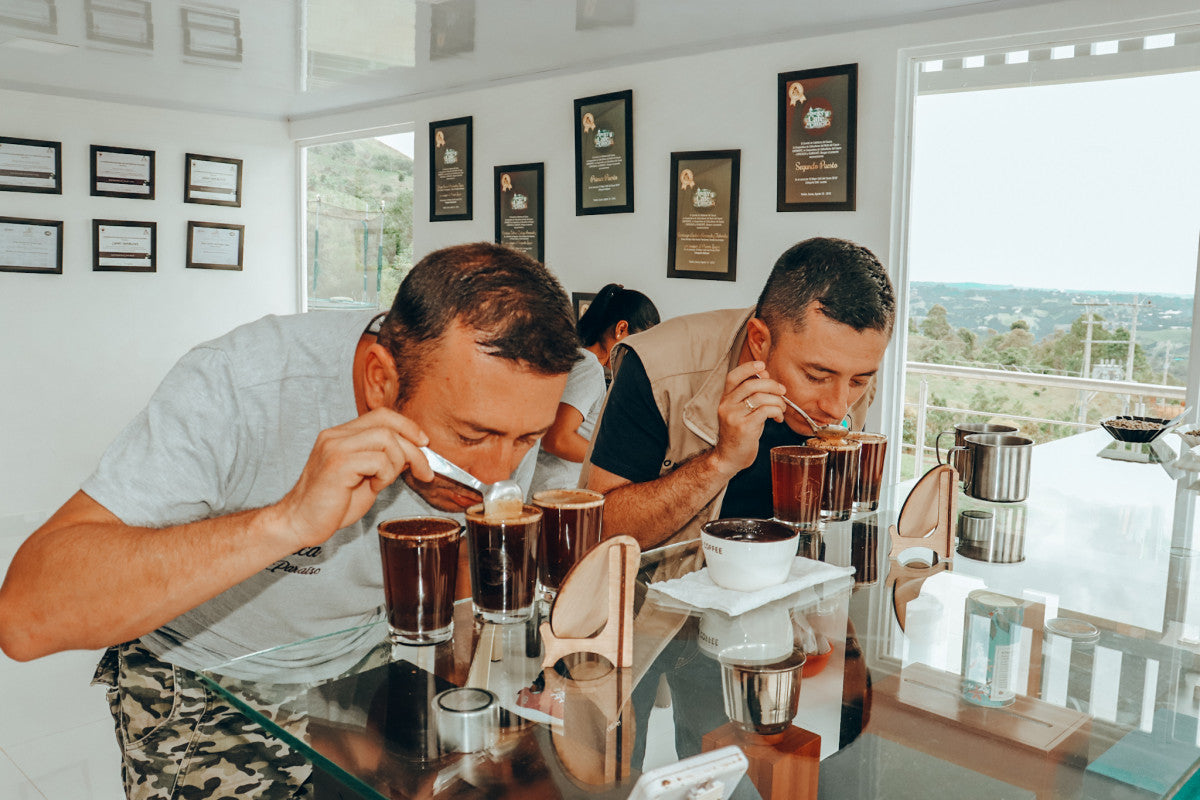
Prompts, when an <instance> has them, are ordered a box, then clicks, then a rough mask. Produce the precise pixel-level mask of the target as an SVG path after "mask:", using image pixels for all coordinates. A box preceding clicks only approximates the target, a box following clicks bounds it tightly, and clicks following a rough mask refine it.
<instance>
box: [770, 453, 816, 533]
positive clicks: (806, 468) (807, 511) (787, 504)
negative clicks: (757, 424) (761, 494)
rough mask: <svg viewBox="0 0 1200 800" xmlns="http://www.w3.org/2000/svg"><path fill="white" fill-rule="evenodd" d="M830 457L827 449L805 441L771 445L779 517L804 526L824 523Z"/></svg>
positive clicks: (795, 526) (777, 515)
mask: <svg viewBox="0 0 1200 800" xmlns="http://www.w3.org/2000/svg"><path fill="white" fill-rule="evenodd" d="M827 457H828V454H827V453H826V451H824V450H818V449H817V448H815V447H805V446H803V445H788V446H784V447H772V448H771V496H772V498H773V499H774V501H775V503H774V505H775V519H777V520H779V521H780V522H786V523H787V524H789V525H791V526H792V527H794V528H800V529H801V530H815V529H816V528H818V527H819V526H820V524H821V492H822V490H823V488H824V486H825V461H826V459H827Z"/></svg>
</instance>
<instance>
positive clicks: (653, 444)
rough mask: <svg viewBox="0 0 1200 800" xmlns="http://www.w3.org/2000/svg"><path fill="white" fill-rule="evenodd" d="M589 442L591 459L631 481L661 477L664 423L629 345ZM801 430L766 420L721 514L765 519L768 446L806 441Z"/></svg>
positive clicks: (664, 452) (768, 505)
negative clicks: (754, 452) (752, 454)
mask: <svg viewBox="0 0 1200 800" xmlns="http://www.w3.org/2000/svg"><path fill="white" fill-rule="evenodd" d="M595 438H596V443H595V446H594V447H593V448H592V463H593V464H595V465H596V466H597V467H600V468H601V469H604V470H607V471H609V472H611V473H613V474H614V475H619V476H621V477H622V478H625V479H626V480H628V481H631V482H633V483H646V482H647V481H652V480H654V479H656V478H658V477H659V475H660V473H661V471H662V467H663V466H668V467H670V466H674V465H671V464H665V459H666V455H667V443H668V436H667V423H666V421H665V420H664V419H663V418H662V414H661V413H659V410H658V406H657V405H656V404H655V402H654V392H653V390H652V389H651V387H650V379H649V378H648V377H647V376H646V368H645V367H644V366H643V365H642V360H641V359H640V358H638V356H637V353H635V352H634V351H632V350H630V351H628V352H626V353H625V355H624V357H623V358H622V359H621V369H620V370H618V371H617V374H616V375H615V376H614V377H613V383H612V389H611V390H610V392H609V395H608V404H607V405H606V406H605V407H604V414H603V415H602V416H601V417H600V425H599V427H598V428H597V430H596V435H595ZM806 441H808V437H807V436H801V435H800V434H798V433H796V432H795V431H793V430H792V429H791V428H789V427H788V426H787V425H785V424H783V423H782V422H776V421H775V420H773V419H769V420H767V423H766V425H765V426H763V432H762V436H761V437H759V440H758V455H756V456H755V457H754V463H753V464H751V465H750V466H748V467H746V468H745V469H744V470H742V471H741V472H739V473H738V474H736V475H734V476H733V478H732V479H731V480H730V481H729V488H728V490H726V492H725V498H724V500H723V501H722V503H721V512H720V515H719V516H721V517H726V518H728V517H751V518H754V519H769V518H770V517H771V516H772V514H773V513H774V508H773V505H772V501H771V448H772V447H779V446H781V445H792V444H804V443H805V442H806Z"/></svg>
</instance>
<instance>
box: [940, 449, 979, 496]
mask: <svg viewBox="0 0 1200 800" xmlns="http://www.w3.org/2000/svg"><path fill="white" fill-rule="evenodd" d="M970 451H971V448H970V447H967V446H966V445H955V446H954V447H951V448H950V449H948V450H947V451H946V463H947V464H949V465H950V466H952V467H954V471H955V472H957V473H958V479H959V480H960V481H962V485H963V491H964V492H965V491H969V490H970V486H968V485H967V484H968V479H969V478H970V476H969V475H968V474H967V470H966V469H965V468H963V467H960V466H959V465H958V464H955V463H954V461H955V460H956V459H954V458H953V454H954V453H963V454H964V455H963V457H962V459H959V460H966V459H968V458H970V457H971V455H970ZM938 463H939V464H940V463H942V462H940V461H939V462H938Z"/></svg>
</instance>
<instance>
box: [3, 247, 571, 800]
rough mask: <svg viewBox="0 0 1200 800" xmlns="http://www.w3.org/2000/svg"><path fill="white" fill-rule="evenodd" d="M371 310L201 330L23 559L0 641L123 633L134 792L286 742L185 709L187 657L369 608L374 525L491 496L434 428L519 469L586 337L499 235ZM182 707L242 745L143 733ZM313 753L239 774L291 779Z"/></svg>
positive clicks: (37, 651) (375, 576) (120, 654)
mask: <svg viewBox="0 0 1200 800" xmlns="http://www.w3.org/2000/svg"><path fill="white" fill-rule="evenodd" d="M369 322H370V318H369V315H361V314H345V315H342V314H326V315H321V314H308V315H300V316H296V317H267V318H264V319H262V320H259V321H257V322H254V323H251V324H249V325H245V326H243V327H241V328H238V329H236V330H234V331H232V332H231V333H229V334H226V335H225V336H222V337H220V338H219V339H216V340H213V341H211V342H208V343H206V344H202V345H200V346H198V347H196V348H195V349H193V350H192V351H191V352H189V353H188V354H187V355H185V356H184V357H183V358H182V359H181V360H180V361H179V363H178V364H177V365H176V366H175V367H174V368H173V369H172V370H171V371H170V373H169V374H168V375H167V377H166V378H165V379H164V380H163V382H162V385H161V386H160V387H159V389H158V390H157V391H156V392H155V393H154V396H153V397H152V398H151V400H150V402H149V404H148V405H147V406H146V408H145V409H144V410H143V411H142V412H141V413H140V414H139V415H138V416H137V417H136V418H135V419H134V420H133V422H131V423H130V425H129V426H128V427H127V428H126V429H125V430H124V431H123V432H122V433H121V434H120V436H119V437H118V438H117V440H116V441H115V442H114V443H113V444H112V446H111V447H110V448H109V450H108V451H107V452H106V453H105V454H104V457H103V458H102V460H101V462H100V465H99V466H98V468H97V470H96V472H95V473H94V474H93V475H92V476H91V477H90V478H88V480H87V481H86V482H85V483H84V485H83V487H82V489H81V491H80V492H78V493H77V494H76V495H75V496H74V497H72V498H71V499H70V500H68V501H67V503H66V504H65V505H64V506H63V507H62V508H61V509H59V511H58V512H56V513H55V514H54V516H52V517H51V518H50V520H49V521H48V522H47V523H46V524H45V525H43V526H42V527H41V528H40V529H39V530H38V531H36V532H35V533H34V534H33V535H32V536H31V537H30V538H29V540H28V541H26V542H25V544H23V545H22V547H21V549H20V550H19V551H18V553H17V554H16V556H15V557H14V558H13V561H12V565H11V567H10V569H9V572H8V575H7V576H6V578H5V581H4V584H3V586H0V649H3V650H4V652H6V653H7V654H9V655H10V656H11V657H13V658H16V659H18V660H27V659H30V658H36V657H40V656H43V655H46V654H49V653H53V652H57V651H60V650H66V649H72V648H87V649H94V648H99V647H109V648H110V651H109V654H110V656H111V659H107V658H106V662H107V664H106V662H102V664H101V670H100V672H99V673H98V677H102V678H103V679H104V681H105V682H106V683H108V684H109V685H111V686H112V687H113V689H114V691H115V694H114V695H112V696H111V698H110V699H111V700H112V702H113V703H114V712H115V713H116V715H117V717H118V735H119V736H120V737H121V738H122V742H121V744H122V751H123V753H124V757H125V767H126V769H125V772H126V790H127V792H128V793H129V796H130V797H134V796H137V797H174V796H175V791H176V790H177V789H178V788H179V787H177V786H174V785H172V786H164V785H163V784H164V782H165V783H171V782H172V781H175V782H178V781H181V780H184V779H185V776H186V779H187V780H196V781H197V783H196V786H198V787H203V789H202V793H204V796H212V795H211V792H209V786H210V784H209V783H207V782H206V781H212V780H217V778H218V777H221V776H223V775H224V774H225V773H228V771H229V770H228V768H227V765H228V763H229V762H232V763H235V764H238V765H243V766H244V765H245V764H249V763H258V762H259V761H261V760H262V759H264V758H265V759H266V760H267V761H268V762H270V761H280V762H282V761H284V760H286V759H285V758H284V756H282V755H279V754H281V753H282V752H283V751H282V750H280V749H279V748H280V747H281V745H280V744H279V743H278V742H272V743H271V744H270V745H269V746H267V747H266V748H265V752H266V753H267V754H268V755H266V756H263V755H262V753H261V752H259V753H257V754H246V753H241V752H240V751H238V750H237V748H241V747H243V746H244V745H245V744H246V743H245V738H246V737H245V736H243V735H242V734H243V733H244V730H245V728H246V723H245V721H244V720H242V721H241V722H240V723H239V722H236V721H235V722H232V723H230V725H231V729H234V730H235V731H236V733H233V734H228V738H224V737H226V736H227V733H228V732H222V731H219V730H218V731H216V732H214V730H210V729H209V728H208V727H205V726H208V725H210V724H211V723H212V720H210V719H209V718H208V714H207V712H206V711H204V709H205V707H206V706H205V704H204V703H203V702H201V703H200V704H199V705H198V706H197V711H196V718H195V719H192V720H187V719H176V717H177V716H179V715H180V714H186V707H187V706H188V703H186V702H179V701H178V695H179V693H180V692H183V691H184V689H185V688H187V687H189V686H191V684H190V683H189V682H188V681H189V680H191V678H190V677H189V676H190V675H191V671H194V670H197V669H201V668H203V667H205V666H211V665H213V664H217V663H221V662H224V661H227V660H229V659H231V658H234V657H236V656H240V655H244V654H247V653H251V652H256V651H259V650H263V649H266V648H270V647H274V646H276V645H280V644H284V643H287V642H290V641H295V640H298V639H303V638H307V637H311V636H315V635H319V634H323V633H330V632H334V631H339V630H343V629H345V628H348V627H351V626H354V625H357V624H361V623H365V622H368V621H370V620H371V619H372V618H374V617H375V616H376V615H378V614H379V609H380V605H381V603H382V575H381V568H380V562H379V550H378V543H377V539H376V534H375V525H376V523H377V522H378V521H379V520H380V519H384V518H387V517H393V516H405V515H429V514H445V513H451V514H460V513H461V512H462V510H463V509H464V508H465V507H467V506H469V505H471V504H473V503H476V502H479V500H480V497H479V495H478V494H477V493H475V492H472V491H470V490H467V489H464V488H462V487H460V486H459V485H457V484H454V483H452V482H450V481H448V480H446V479H444V478H441V477H440V476H436V475H434V473H433V472H432V471H431V470H430V467H429V464H428V463H427V461H426V460H425V457H424V455H423V454H422V453H421V452H420V449H419V448H420V447H422V446H425V445H428V446H429V447H431V448H432V449H433V450H435V451H436V452H438V453H439V454H441V455H443V456H445V457H446V458H448V459H449V460H450V461H453V462H454V463H456V464H458V465H460V466H462V467H463V468H465V469H466V470H467V471H468V472H470V473H471V474H473V475H474V476H475V477H477V478H478V479H480V480H481V481H483V482H484V483H494V482H495V481H498V480H502V479H506V478H509V477H510V476H511V475H513V473H514V472H515V471H516V470H517V468H518V465H519V464H520V463H521V462H522V460H523V459H525V457H526V455H529V456H530V459H531V460H532V458H533V457H534V456H533V454H532V451H533V450H534V449H535V446H536V444H537V442H538V439H539V438H540V437H541V435H542V434H543V433H544V432H545V431H546V430H547V429H548V428H549V426H550V425H551V423H552V422H553V420H554V416H555V411H556V409H557V407H558V399H559V396H560V395H561V394H562V391H563V387H564V386H565V384H566V379H567V373H568V372H569V370H570V369H571V367H572V365H573V364H574V362H575V360H576V358H577V353H576V350H577V347H578V340H577V338H576V335H575V331H574V323H573V319H572V313H571V308H570V304H569V302H568V301H567V299H566V296H565V294H564V293H563V291H562V288H561V286H559V284H558V282H557V281H556V280H555V279H554V278H553V276H552V275H551V274H550V273H549V271H547V270H546V268H545V267H544V266H542V265H541V264H539V263H538V262H536V261H534V260H532V259H530V258H528V257H526V256H524V255H522V254H520V253H517V252H515V251H513V250H510V249H508V248H503V247H500V246H497V245H492V244H486V243H479V244H474V245H463V246H459V247H452V248H446V249H444V250H440V251H437V252H435V253H431V254H430V255H428V256H426V257H425V258H424V259H422V260H421V262H420V263H418V264H417V265H416V266H414V267H413V269H412V270H411V272H410V273H409V275H408V276H407V277H406V278H405V279H404V282H403V283H402V284H401V287H400V290H399V292H398V293H397V295H396V301H395V303H394V304H393V306H392V308H391V310H390V311H389V312H388V313H387V315H386V316H385V317H384V318H383V321H382V322H381V323H380V325H379V329H378V333H375V332H373V330H368V329H367V326H368V323H369ZM530 463H532V461H531V462H530ZM327 655H330V656H334V655H336V654H327ZM137 665H141V666H140V667H137ZM135 667H136V668H135ZM163 670H166V671H167V673H168V675H169V674H170V673H171V672H173V673H174V675H175V677H174V684H175V685H174V688H172V687H171V686H170V685H167V686H166V687H165V688H164V689H163V691H165V692H166V695H165V696H164V698H163V701H164V702H165V703H166V709H167V710H170V711H171V714H170V719H169V720H163V719H158V718H157V717H162V712H161V711H153V709H151V711H153V713H150V714H149V715H148V716H150V717H152V718H153V719H152V722H153V725H152V726H151V727H150V728H147V729H141V728H139V729H138V730H129V729H128V728H129V725H131V724H132V723H130V720H131V719H135V718H136V713H134V712H140V711H142V710H144V709H142V708H133V709H132V712H131V706H130V702H131V698H133V699H137V697H138V696H140V694H142V693H145V691H146V687H147V686H148V684H149V682H151V681H152V680H156V679H157V677H158V675H159V673H161V672H163ZM191 677H194V676H191ZM169 683H170V681H169V680H168V684H169ZM199 691H204V690H203V689H202V688H201V689H200V690H199ZM172 692H174V693H175V695H176V696H177V697H176V699H174V700H173V699H172V695H171V693H172ZM181 709H182V710H181ZM156 715H157V716H156ZM123 724H124V725H125V726H126V728H125V729H123V728H122V727H121V726H122V725H123ZM171 726H174V728H176V729H177V733H178V736H179V737H180V739H181V740H192V739H193V738H195V737H197V736H202V737H205V738H207V739H213V738H215V740H216V741H218V742H221V743H225V742H228V744H227V745H223V747H224V748H225V749H222V747H217V748H209V749H208V750H207V751H198V752H193V751H192V748H191V747H190V746H181V747H171V746H163V747H162V748H160V750H161V752H159V753H158V754H157V755H156V756H155V757H154V758H151V757H149V756H147V755H146V753H145V752H144V751H145V750H147V749H148V748H149V747H150V746H151V744H154V743H150V744H146V743H144V742H142V741H141V738H142V737H143V736H144V735H145V734H146V733H147V732H148V730H150V729H153V730H155V731H156V732H155V734H154V735H155V737H156V739H157V738H161V737H162V733H161V732H160V731H158V728H159V727H171ZM259 738H261V735H260V736H259ZM169 744H170V743H168V745H169ZM210 744H211V743H210ZM285 749H286V748H285ZM235 751H236V752H237V754H235ZM272 754H274V755H272ZM277 755H278V758H277ZM188 759H192V761H188ZM197 760H198V761H199V763H196V761H197ZM222 761H225V762H226V765H225V766H224V767H222V765H221V762H222ZM301 761H302V760H301ZM184 762H187V763H184ZM306 774H307V773H306V772H305V771H304V770H303V769H301V770H300V771H299V772H296V771H295V770H291V771H290V772H288V773H287V775H285V776H279V775H271V777H264V778H263V779H262V780H261V781H260V784H262V790H261V791H258V792H255V791H248V792H246V791H239V792H238V796H259V797H288V796H291V794H290V793H291V792H292V791H293V790H295V789H296V787H297V786H298V785H299V784H301V783H303V781H304V779H305V776H306ZM164 776H176V777H172V778H169V779H168V778H166V777H164ZM214 776H215V777H214ZM245 777H246V776H245V775H241V776H238V775H233V776H230V778H229V779H230V780H243V781H245ZM274 783H278V784H279V786H275V787H273V786H272V785H271V784H274ZM238 785H239V786H244V785H246V784H244V783H243V784H238Z"/></svg>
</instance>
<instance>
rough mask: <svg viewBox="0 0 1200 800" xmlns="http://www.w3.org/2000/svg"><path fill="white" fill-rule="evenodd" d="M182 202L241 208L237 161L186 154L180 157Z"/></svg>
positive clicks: (240, 168)
mask: <svg viewBox="0 0 1200 800" xmlns="http://www.w3.org/2000/svg"><path fill="white" fill-rule="evenodd" d="M183 202H185V203H204V204H206V205H210V206H232V207H233V208H241V207H242V161H241V159H239V158H221V157H220V156H200V155H196V154H195V153H188V154H187V155H186V156H184V169H183Z"/></svg>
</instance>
